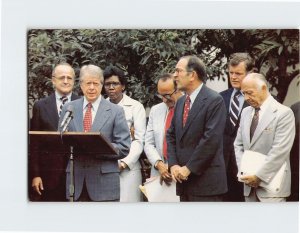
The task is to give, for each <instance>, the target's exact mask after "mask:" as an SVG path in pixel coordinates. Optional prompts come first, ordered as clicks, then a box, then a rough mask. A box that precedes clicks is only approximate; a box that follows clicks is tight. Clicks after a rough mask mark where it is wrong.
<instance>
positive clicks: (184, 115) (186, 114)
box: [182, 95, 191, 127]
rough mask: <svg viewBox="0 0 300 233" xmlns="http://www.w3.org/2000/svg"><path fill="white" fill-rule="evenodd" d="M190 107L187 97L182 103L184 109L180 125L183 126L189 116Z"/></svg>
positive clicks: (189, 99)
mask: <svg viewBox="0 0 300 233" xmlns="http://www.w3.org/2000/svg"><path fill="white" fill-rule="evenodd" d="M190 105H191V98H190V96H189V95H187V96H186V99H185V102H184V109H183V118H182V125H183V127H184V126H185V123H186V120H187V118H188V115H189V111H190Z"/></svg>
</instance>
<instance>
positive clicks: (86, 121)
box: [83, 103, 92, 132]
mask: <svg viewBox="0 0 300 233" xmlns="http://www.w3.org/2000/svg"><path fill="white" fill-rule="evenodd" d="M91 127H92V104H91V103H88V104H87V109H86V112H85V114H84V118H83V129H84V132H89V131H90V130H91Z"/></svg>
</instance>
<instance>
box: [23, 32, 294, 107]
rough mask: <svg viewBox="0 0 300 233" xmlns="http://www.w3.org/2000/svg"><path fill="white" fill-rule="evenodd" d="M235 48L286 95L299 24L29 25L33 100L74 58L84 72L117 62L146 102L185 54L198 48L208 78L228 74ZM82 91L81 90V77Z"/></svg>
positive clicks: (133, 90) (136, 96)
mask: <svg viewBox="0 0 300 233" xmlns="http://www.w3.org/2000/svg"><path fill="white" fill-rule="evenodd" d="M233 52H249V53H250V54H251V55H252V56H254V57H255V58H256V60H257V64H256V65H257V68H258V70H259V71H261V72H265V74H266V77H267V79H268V81H269V82H270V84H271V86H272V88H276V89H277V90H278V95H279V97H280V100H281V101H282V100H283V98H284V96H285V94H286V91H287V87H288V84H289V83H290V82H291V80H292V79H293V78H294V77H295V76H296V75H297V74H298V73H299V72H298V69H299V58H298V56H297V54H299V32H298V30H196V29H191V30H190V29H188V30H175V29H174V30H154V29H151V30H142V29H139V30H125V29H121V30H115V29H114V30H111V29H110V30H106V29H98V30H95V29H86V30H84V29H80V30H77V29H76V30H75V29H74V30H61V29H59V30H36V29H34V30H30V31H28V96H29V103H33V102H34V101H35V100H37V99H40V98H42V97H44V96H45V95H48V94H50V93H52V92H53V89H52V84H51V72H52V69H53V67H54V65H55V64H57V63H59V62H62V61H65V62H68V63H70V64H71V65H72V66H73V67H74V69H75V72H76V77H77V79H78V74H79V70H80V67H81V66H83V65H85V64H90V63H91V64H95V65H98V66H100V67H101V68H102V69H104V68H105V67H106V66H107V65H110V64H114V65H117V66H119V67H120V68H121V69H123V70H124V71H125V72H126V74H127V77H128V85H127V87H126V90H127V93H128V94H129V95H130V96H132V97H133V98H134V99H137V100H139V101H140V102H142V103H143V104H144V105H145V106H152V105H153V104H155V103H157V100H156V99H155V98H154V95H155V92H156V81H157V79H158V77H159V75H160V74H162V73H165V72H172V70H173V69H174V68H175V65H176V63H177V61H178V59H179V58H180V57H181V56H183V55H188V54H196V55H198V56H200V57H201V58H202V59H203V60H204V62H205V63H206V64H207V72H208V78H209V79H214V78H218V79H220V78H222V79H224V75H226V69H227V67H226V62H227V58H228V57H229V55H230V54H231V53H233ZM76 91H77V92H80V89H79V86H78V82H77V86H76Z"/></svg>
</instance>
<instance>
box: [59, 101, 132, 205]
mask: <svg viewBox="0 0 300 233" xmlns="http://www.w3.org/2000/svg"><path fill="white" fill-rule="evenodd" d="M83 100H84V99H83V98H81V99H78V100H75V101H72V102H70V103H67V104H66V105H65V106H64V107H63V110H62V114H61V118H60V121H61V120H62V116H64V113H65V111H66V109H67V108H68V106H69V105H72V106H73V109H74V111H73V115H74V117H73V119H72V120H71V122H70V124H69V128H68V130H69V132H83ZM99 131H100V132H101V135H102V136H104V137H105V138H106V139H107V140H108V141H110V142H111V144H112V145H113V147H114V148H116V149H117V151H118V154H117V155H100V154H96V155H94V154H93V155H88V154H85V153H84V152H80V153H78V154H77V153H76V150H78V146H79V147H80V145H78V146H76V147H75V148H74V150H75V155H74V182H75V183H74V185H75V196H74V199H75V200H77V199H78V198H79V197H80V194H81V192H82V189H83V184H84V182H85V184H86V188H87V191H88V194H89V197H90V198H91V200H93V201H112V200H119V199H120V178H119V167H118V159H122V158H124V157H126V156H127V155H128V153H129V149H130V144H131V139H130V133H129V129H128V126H127V122H126V118H125V113H124V110H123V108H122V107H120V106H118V105H116V104H113V103H111V102H109V101H107V100H105V99H104V98H103V97H102V99H101V101H100V104H99V107H98V110H97V113H96V116H95V119H94V121H93V124H92V128H91V132H99ZM69 184H70V166H69V165H68V167H67V187H69ZM66 196H67V198H69V190H68V188H67V190H66Z"/></svg>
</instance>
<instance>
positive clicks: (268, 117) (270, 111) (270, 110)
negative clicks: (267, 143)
mask: <svg viewBox="0 0 300 233" xmlns="http://www.w3.org/2000/svg"><path fill="white" fill-rule="evenodd" d="M276 111H277V108H276V107H274V105H273V102H272V104H270V105H268V106H267V108H266V111H265V113H264V115H263V116H262V118H261V119H260V121H259V122H258V125H257V128H256V130H255V131H254V134H253V138H252V140H251V145H250V146H252V145H253V144H254V143H255V141H256V140H257V139H258V138H259V136H260V135H261V134H262V132H263V131H264V129H265V128H266V127H267V126H268V125H269V124H270V122H272V121H273V119H274V118H275V114H274V113H275V112H276ZM251 120H252V119H251ZM249 131H250V127H249Z"/></svg>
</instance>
